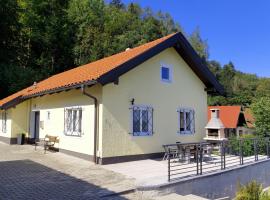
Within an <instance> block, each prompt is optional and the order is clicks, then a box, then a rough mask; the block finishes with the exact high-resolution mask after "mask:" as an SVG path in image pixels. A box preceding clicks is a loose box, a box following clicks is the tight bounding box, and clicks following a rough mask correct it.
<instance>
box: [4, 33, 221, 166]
mask: <svg viewBox="0 0 270 200" xmlns="http://www.w3.org/2000/svg"><path fill="white" fill-rule="evenodd" d="M211 92H215V93H221V94H223V87H222V86H221V85H220V84H219V83H218V81H217V80H216V79H215V76H214V75H213V74H212V73H211V72H210V70H209V69H208V68H207V67H206V66H205V65H204V63H203V62H202V60H201V59H200V57H199V56H198V55H197V54H196V53H195V51H194V49H193V48H192V47H191V45H190V44H189V42H188V41H187V40H186V39H185V37H184V36H183V35H182V34H181V33H175V34H171V35H168V36H166V37H163V38H160V39H158V40H155V41H152V42H149V43H147V44H144V45H141V46H138V47H135V48H132V49H129V48H128V49H127V50H126V51H124V52H121V53H118V54H115V55H113V56H110V57H106V58H103V59H101V60H98V61H95V62H92V63H89V64H86V65H83V66H80V67H77V68H74V69H72V70H69V71H66V72H63V73H60V74H57V75H54V76H52V77H49V78H48V79H46V80H43V81H41V82H39V83H34V84H33V85H32V86H30V87H28V88H26V89H24V90H22V91H19V92H17V93H15V94H13V95H11V96H9V97H7V98H5V99H2V100H1V101H0V106H1V109H2V111H1V115H2V119H1V121H2V123H1V132H0V140H1V141H4V142H7V143H15V142H16V136H17V134H19V133H25V134H26V137H27V138H28V140H31V139H37V138H44V136H45V135H46V134H49V135H54V136H59V138H60V143H59V151H62V152H64V153H68V154H72V155H74V156H79V157H81V158H85V159H88V160H92V161H94V162H96V163H100V164H108V163H115V162H123V161H129V160H137V159H145V158H156V157H159V156H161V152H162V151H163V149H162V145H163V144H169V143H175V142H176V141H180V142H193V141H194V142H195V141H201V140H202V138H203V137H204V135H205V129H204V128H205V124H206V123H207V118H206V117H205V116H206V115H207V93H211Z"/></svg>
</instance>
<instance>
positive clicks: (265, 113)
mask: <svg viewBox="0 0 270 200" xmlns="http://www.w3.org/2000/svg"><path fill="white" fill-rule="evenodd" d="M251 110H252V113H253V116H254V118H255V129H256V132H257V134H259V135H260V136H263V137H269V136H270V134H269V131H270V115H269V113H270V97H262V98H260V99H259V100H258V101H257V102H255V103H253V104H252V106H251Z"/></svg>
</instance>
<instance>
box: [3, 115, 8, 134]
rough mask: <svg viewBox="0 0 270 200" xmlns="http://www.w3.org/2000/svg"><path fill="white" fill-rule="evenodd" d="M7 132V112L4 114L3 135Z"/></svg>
mask: <svg viewBox="0 0 270 200" xmlns="http://www.w3.org/2000/svg"><path fill="white" fill-rule="evenodd" d="M6 132H7V112H2V133H6Z"/></svg>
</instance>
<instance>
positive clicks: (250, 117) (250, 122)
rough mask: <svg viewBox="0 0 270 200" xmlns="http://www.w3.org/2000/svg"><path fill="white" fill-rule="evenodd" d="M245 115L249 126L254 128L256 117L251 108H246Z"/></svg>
mask: <svg viewBox="0 0 270 200" xmlns="http://www.w3.org/2000/svg"><path fill="white" fill-rule="evenodd" d="M244 116H245V119H246V122H247V126H248V128H254V122H255V118H254V117H253V114H252V112H251V109H250V108H246V109H245V110H244Z"/></svg>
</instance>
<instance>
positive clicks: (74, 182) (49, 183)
mask: <svg viewBox="0 0 270 200" xmlns="http://www.w3.org/2000/svg"><path fill="white" fill-rule="evenodd" d="M133 188H134V179H133V178H126V177H125V176H124V175H121V174H119V173H116V172H112V171H109V170H106V169H104V168H102V167H101V166H99V165H94V164H92V163H91V162H89V161H85V160H82V159H79V158H75V157H72V156H68V155H65V154H62V153H53V152H48V153H47V154H44V153H43V150H42V149H41V148H39V149H38V150H37V151H35V150H34V147H33V146H31V145H23V146H18V145H11V146H10V145H7V144H3V143H0V199H9V200H13V199H14V200H20V199H29V200H31V199H39V200H43V199H44V200H45V199H46V200H47V199H50V200H61V199H65V200H69V199H74V200H75V199H76V200H77V199H80V200H83V199H105V200H106V199H117V200H118V199H119V200H122V199H123V200H124V199H146V198H142V197H141V195H142V194H140V193H130V194H126V195H122V196H120V195H115V196H110V197H104V196H106V195H111V194H115V193H118V192H122V191H126V190H130V189H133Z"/></svg>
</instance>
